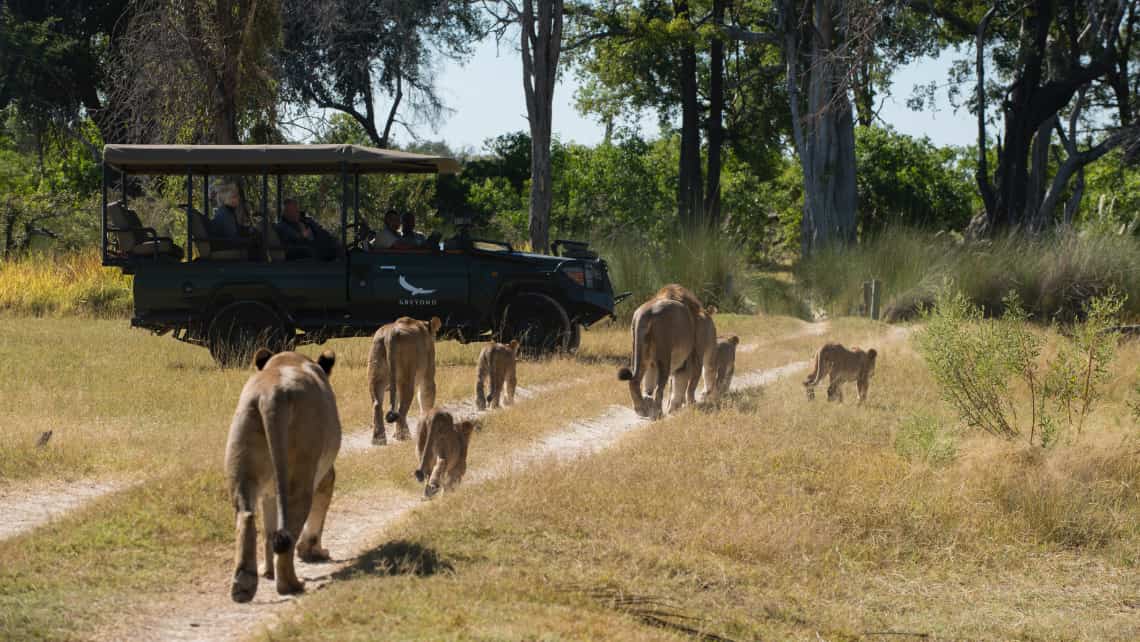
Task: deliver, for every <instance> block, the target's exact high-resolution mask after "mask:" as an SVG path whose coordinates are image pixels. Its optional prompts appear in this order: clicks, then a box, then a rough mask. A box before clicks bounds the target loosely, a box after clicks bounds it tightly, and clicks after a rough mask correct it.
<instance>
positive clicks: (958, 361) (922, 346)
mask: <svg viewBox="0 0 1140 642" xmlns="http://www.w3.org/2000/svg"><path fill="white" fill-rule="evenodd" d="M1123 304H1124V299H1123V297H1122V296H1121V295H1119V294H1117V293H1115V292H1109V293H1108V294H1106V295H1104V296H1100V297H1095V298H1093V299H1092V300H1091V301H1090V302H1089V303H1088V305H1087V306H1086V310H1085V314H1084V318H1085V320H1084V321H1082V322H1080V323H1078V324H1076V325H1075V326H1074V328H1073V335H1072V338H1061V339H1059V341H1060V342H1061V345H1060V347H1059V349H1058V351H1057V354H1056V356H1054V357H1053V358H1051V359H1049V360H1048V361H1047V362H1046V363H1044V364H1043V363H1042V362H1041V353H1042V347H1043V345H1044V343H1045V338H1044V336H1043V335H1042V334H1041V333H1040V332H1038V331H1036V330H1035V329H1034V328H1033V327H1032V326H1031V325H1030V324H1029V323H1028V314H1027V313H1026V311H1025V309H1024V308H1023V307H1022V305H1021V302H1020V300H1019V298H1018V296H1017V294H1016V293H1015V292H1011V293H1010V294H1009V295H1008V296H1007V297H1006V298H1005V300H1004V302H1003V307H1004V308H1005V314H1004V315H1003V316H1002V317H1001V318H1000V319H999V318H985V317H983V314H982V310H981V308H980V307H978V306H976V305H974V304H972V303H971V302H970V301H969V300H968V299H967V298H966V296H965V295H963V294H962V292H961V291H960V290H957V289H953V288H950V287H949V286H948V285H947V286H945V287H944V288H943V289H942V291H941V292H940V293H939V294H938V296H937V298H936V300H935V304H934V307H933V309H931V310H930V311H929V312H928V313H927V314H926V317H925V318H926V327H925V328H923V330H922V331H921V332H919V333H918V334H917V335H916V338H915V340H916V343H917V345H918V349H919V352H920V353H921V354H922V356H923V358H924V360H925V361H926V364H927V366H928V367H929V369H930V373H931V375H932V376H933V378H934V380H935V382H936V383H937V385H938V388H939V391H940V392H941V395H942V398H943V399H944V400H946V401H947V402H948V403H950V405H952V406H953V407H954V409H955V410H956V411H957V412H958V414H959V416H960V417H961V418H962V420H963V421H964V422H965V423H966V425H968V426H970V427H972V428H977V429H980V430H984V431H985V432H988V433H990V434H992V435H996V436H999V437H1004V438H1007V439H1014V438H1017V437H1019V436H1021V435H1023V434H1025V433H1026V432H1028V441H1029V443H1030V444H1031V445H1032V444H1038V445H1040V446H1042V447H1048V446H1050V445H1052V444H1054V443H1056V441H1057V440H1058V439H1059V437H1060V436H1061V431H1062V430H1070V431H1071V430H1073V429H1074V428H1075V429H1076V433H1077V434H1078V435H1079V434H1080V432H1081V429H1082V427H1083V426H1084V421H1085V419H1086V418H1087V416H1088V413H1089V412H1090V410H1091V409H1092V407H1093V405H1094V404H1095V403H1096V401H1097V400H1098V399H1099V397H1100V394H1101V393H1100V390H1101V388H1102V387H1103V385H1104V383H1105V381H1106V380H1107V378H1108V366H1109V364H1110V363H1111V361H1112V359H1113V357H1114V355H1115V348H1116V341H1117V332H1116V331H1114V330H1113V329H1112V327H1113V324H1114V323H1115V319H1116V317H1117V315H1118V314H1119V312H1120V310H1121V308H1122V307H1123ZM1018 383H1020V385H1021V386H1023V387H1024V389H1025V392H1026V393H1028V394H1027V397H1028V400H1027V401H1025V402H1019V401H1018V397H1017V396H1016V395H1015V394H1014V388H1015V387H1016V384H1018ZM1026 420H1028V425H1025V421H1026ZM1027 428H1028V431H1027V430H1026V429H1027Z"/></svg>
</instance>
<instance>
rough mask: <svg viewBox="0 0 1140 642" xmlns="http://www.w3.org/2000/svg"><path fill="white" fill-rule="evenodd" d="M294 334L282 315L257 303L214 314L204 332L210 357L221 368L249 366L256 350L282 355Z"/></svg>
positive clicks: (240, 303)
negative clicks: (262, 349)
mask: <svg viewBox="0 0 1140 642" xmlns="http://www.w3.org/2000/svg"><path fill="white" fill-rule="evenodd" d="M292 335H293V333H292V332H291V329H290V328H289V327H288V326H287V324H286V323H285V321H284V320H282V319H281V315H279V314H277V311H276V310H274V309H273V308H272V307H270V306H268V305H266V304H265V303H262V302H260V301H238V302H236V303H230V304H229V305H226V306H225V307H223V308H221V309H220V310H218V311H217V312H216V313H214V316H213V317H212V318H211V319H210V325H209V328H208V329H207V330H206V345H207V346H208V347H209V348H210V356H212V357H213V358H214V361H216V362H217V364H218V365H219V366H221V367H223V368H235V367H237V368H241V367H245V366H247V365H249V363H250V361H251V360H252V359H253V353H254V352H256V351H257V349H258V348H268V349H269V350H271V351H273V352H275V353H276V352H281V351H282V350H288V349H290V348H291V347H292V341H291V337H292Z"/></svg>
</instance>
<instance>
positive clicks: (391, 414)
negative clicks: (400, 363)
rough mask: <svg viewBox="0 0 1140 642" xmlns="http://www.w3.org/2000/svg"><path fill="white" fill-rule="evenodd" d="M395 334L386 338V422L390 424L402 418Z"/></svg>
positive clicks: (390, 334)
mask: <svg viewBox="0 0 1140 642" xmlns="http://www.w3.org/2000/svg"><path fill="white" fill-rule="evenodd" d="M394 334H395V333H394V332H392V333H389V334H388V336H387V337H386V339H387V340H386V341H385V343H387V344H388V405H389V406H390V408H389V409H388V414H386V415H384V420H385V421H387V422H388V423H394V422H395V421H396V420H397V419H399V418H400V413H398V412H396V341H395V337H394V336H393V335H394Z"/></svg>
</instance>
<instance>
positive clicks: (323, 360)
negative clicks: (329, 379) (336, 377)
mask: <svg viewBox="0 0 1140 642" xmlns="http://www.w3.org/2000/svg"><path fill="white" fill-rule="evenodd" d="M334 364H336V353H335V352H333V351H332V350H325V351H324V352H322V353H321V356H319V357H317V365H318V366H320V367H321V370H324V371H325V374H326V375H327V374H332V369H333V365H334Z"/></svg>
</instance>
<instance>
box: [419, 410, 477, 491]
mask: <svg viewBox="0 0 1140 642" xmlns="http://www.w3.org/2000/svg"><path fill="white" fill-rule="evenodd" d="M478 428H479V425H478V424H477V423H475V422H473V421H461V422H459V423H458V424H457V423H455V420H454V419H453V418H452V417H451V413H449V412H446V411H443V410H439V409H436V408H433V409H432V410H430V411H429V412H428V414H427V416H425V417H424V418H423V419H422V420H421V421H420V429H419V431H418V432H419V435H418V439H417V440H416V442H417V443H416V459H417V460H418V461H419V462H420V466H419V468H417V469H416V471H415V476H416V481H419V482H423V481H424V479H425V478H427V484H426V485H425V486H424V497H431V496H432V495H434V494H436V493H438V492H439V489H440V485H441V484H442V485H443V487H444V488H446V489H447V490H452V489H453V488H455V487H456V486H458V485H459V482H460V481H462V480H463V473H465V472H467V446H468V444H470V443H471V432H472V431H473V430H477V429H478ZM445 476H446V478H445Z"/></svg>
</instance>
